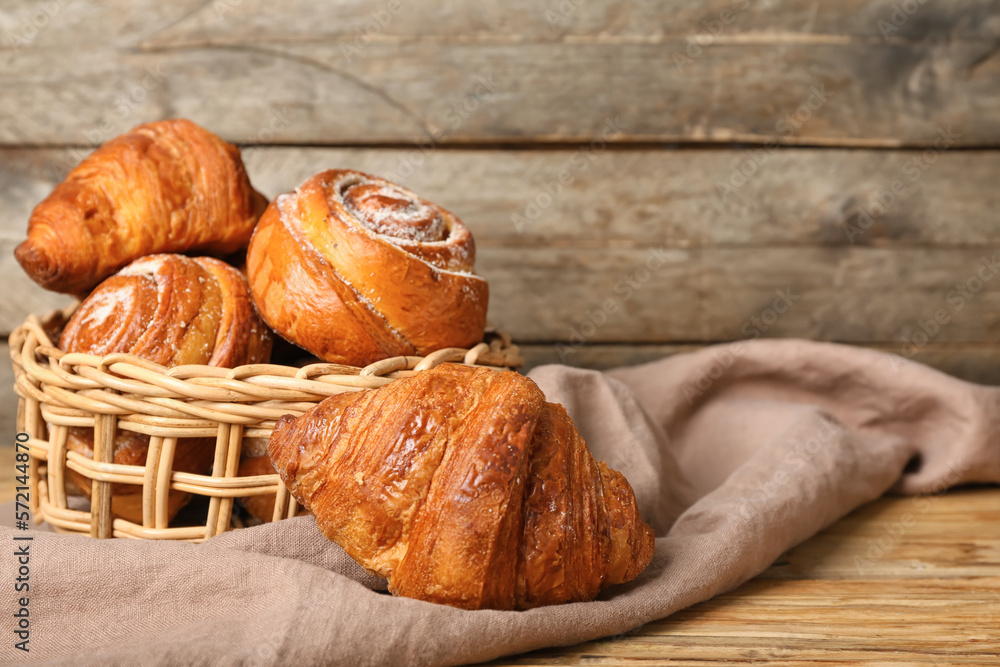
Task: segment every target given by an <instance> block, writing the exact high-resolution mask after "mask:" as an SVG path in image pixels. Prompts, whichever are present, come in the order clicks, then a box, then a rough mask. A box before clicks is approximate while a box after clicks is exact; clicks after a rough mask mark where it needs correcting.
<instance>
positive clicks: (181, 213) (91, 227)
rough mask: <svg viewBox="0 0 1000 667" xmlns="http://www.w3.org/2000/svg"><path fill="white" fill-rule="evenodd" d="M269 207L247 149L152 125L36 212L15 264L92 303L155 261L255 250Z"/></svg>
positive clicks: (73, 176) (98, 155)
mask: <svg viewBox="0 0 1000 667" xmlns="http://www.w3.org/2000/svg"><path fill="white" fill-rule="evenodd" d="M266 205H267V200H266V199H264V197H263V196H261V195H260V193H258V192H257V191H255V190H254V189H253V188H252V187H251V185H250V181H249V180H248V178H247V175H246V171H245V170H244V168H243V162H242V160H241V159H240V151H239V149H238V148H236V147H235V146H233V145H231V144H228V143H226V142H224V141H223V140H222V139H220V138H219V137H217V136H215V135H214V134H212V133H211V132H209V131H207V130H205V129H203V128H201V127H199V126H198V125H196V124H194V123H192V122H191V121H188V120H183V119H178V120H165V121H158V122H155V123H146V124H144V125H139V126H137V127H135V128H133V129H132V130H130V131H129V132H127V133H126V134H123V135H121V136H119V137H117V138H115V139H112V140H111V141H108V142H107V143H105V144H103V145H102V146H100V147H99V148H98V149H97V150H95V151H94V152H93V153H92V154H91V155H89V156H88V157H87V158H86V159H84V161H83V162H82V163H80V164H79V165H78V166H77V167H76V168H75V169H73V170H72V171H71V172H70V173H69V175H68V176H67V177H66V180H64V181H63V182H62V183H60V184H59V185H57V186H56V188H55V190H53V192H52V193H51V194H50V195H49V196H48V197H46V198H45V200H44V201H42V202H41V203H40V204H39V205H38V206H37V207H35V210H34V211H33V212H32V214H31V218H30V220H29V222H28V238H27V240H25V241H24V242H23V243H21V244H20V245H19V246H18V247H17V249H16V250H15V256H16V257H17V261H18V262H19V263H20V264H21V266H22V267H23V268H24V270H25V272H26V273H27V274H28V275H29V276H30V277H31V278H32V279H33V280H34V281H35V282H37V283H38V284H39V285H41V286H42V287H44V288H46V289H50V290H54V291H57V292H64V293H67V294H75V295H79V296H85V295H86V293H87V292H88V291H89V290H90V289H91V288H93V287H94V286H95V285H97V284H98V283H100V282H101V281H102V280H104V279H105V278H107V277H108V276H110V275H112V274H113V273H115V272H116V271H118V270H119V269H120V268H122V267H124V266H125V265H126V264H128V263H129V262H131V261H133V260H136V259H139V258H140V257H144V256H146V255H150V254H154V253H164V252H192V253H204V254H211V255H225V254H229V253H233V252H235V251H237V250H240V249H241V248H244V247H246V244H247V243H248V242H249V240H250V235H251V234H252V233H253V228H254V225H255V224H256V222H257V219H258V218H259V217H260V214H261V213H262V212H263V210H264V207H265V206H266Z"/></svg>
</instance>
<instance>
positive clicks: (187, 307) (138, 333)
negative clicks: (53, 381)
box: [59, 254, 271, 523]
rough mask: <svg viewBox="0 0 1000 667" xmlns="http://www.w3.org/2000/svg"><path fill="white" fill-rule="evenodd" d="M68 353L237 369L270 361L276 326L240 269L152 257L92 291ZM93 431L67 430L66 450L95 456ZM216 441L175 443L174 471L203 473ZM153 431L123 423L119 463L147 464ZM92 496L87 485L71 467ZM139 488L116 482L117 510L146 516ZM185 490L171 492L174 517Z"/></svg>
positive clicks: (64, 340) (70, 330)
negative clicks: (260, 309) (259, 309)
mask: <svg viewBox="0 0 1000 667" xmlns="http://www.w3.org/2000/svg"><path fill="white" fill-rule="evenodd" d="M59 347H60V348H61V349H62V350H64V351H66V352H87V353H90V354H97V355H108V354H113V353H116V352H127V353H129V354H134V355H136V356H138V357H142V358H144V359H148V360H150V361H153V362H156V363H158V364H160V365H162V366H179V365H182V364H207V365H209V366H222V367H226V368H229V367H234V366H240V365H243V364H253V363H258V362H266V361H267V359H268V356H269V355H270V352H271V332H270V330H269V329H268V328H267V326H266V325H265V324H264V322H263V321H262V320H261V319H260V316H259V315H258V314H257V313H256V311H255V310H254V308H253V304H252V302H251V300H250V290H249V288H248V286H247V283H246V279H245V278H244V277H243V275H242V274H241V273H240V272H239V271H237V270H236V269H234V268H233V267H231V266H229V265H228V264H226V263H224V262H221V261H219V260H217V259H211V258H209V257H198V258H190V257H184V256H182V255H169V254H164V255H151V256H149V257H144V258H143V259H140V260H138V261H135V262H133V263H132V264H130V265H128V266H127V267H125V268H124V269H122V270H121V271H119V272H118V273H117V274H116V275H114V276H112V277H110V278H108V279H107V280H105V281H104V282H103V283H101V284H100V285H99V286H98V287H97V289H95V290H94V291H93V292H92V293H91V295H90V296H89V297H87V299H86V300H84V302H83V303H82V304H80V307H79V308H77V309H76V312H74V313H73V316H72V318H70V320H69V322H68V323H67V324H66V327H65V328H64V329H63V332H62V335H61V337H60V339H59ZM93 442H94V436H93V431H92V430H90V429H85V428H71V429H69V439H68V441H67V448H68V449H69V450H70V451H75V452H78V453H80V454H83V455H84V456H87V457H93V455H94V452H93ZM214 443H215V441H214V439H212V438H182V439H180V440H178V441H177V448H176V451H175V455H174V462H173V463H174V465H173V469H174V470H176V471H181V472H193V473H204V472H206V471H207V470H208V469H209V468H211V466H212V461H213V459H214V456H215V446H214ZM148 448H149V437H148V436H146V435H142V434H139V433H134V432H130V431H125V430H122V429H119V430H118V432H117V434H116V435H115V445H114V462H115V463H119V464H123V465H145V463H146V454H147V451H148ZM69 473H70V476H71V478H72V479H73V481H74V482H75V483H76V484H77V486H79V487H80V488H81V490H82V491H83V492H84V493H85V494H87V495H89V494H90V483H89V480H87V479H86V478H85V477H84V476H83V475H81V474H79V473H77V472H74V471H72V470H70V471H69ZM141 491H142V487H140V486H137V485H132V484H116V485H114V487H113V489H112V513H113V514H115V515H116V516H120V517H122V518H125V519H128V520H130V521H135V522H137V523H141V522H142V495H141ZM187 499H188V495H187V494H184V493H181V492H179V491H171V492H170V498H169V510H168V513H169V514H170V515H171V516H172V515H173V514H174V513H175V512H176V511H177V510H178V509H180V507H181V506H182V505H183V504H184V502H186V500H187Z"/></svg>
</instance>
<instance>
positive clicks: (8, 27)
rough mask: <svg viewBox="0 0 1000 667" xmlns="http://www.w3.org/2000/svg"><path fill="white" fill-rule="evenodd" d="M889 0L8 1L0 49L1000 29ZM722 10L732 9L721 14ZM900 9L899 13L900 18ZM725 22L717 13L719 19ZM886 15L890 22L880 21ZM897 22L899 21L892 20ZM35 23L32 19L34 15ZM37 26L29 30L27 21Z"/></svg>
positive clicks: (972, 9) (924, 35)
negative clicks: (51, 6)
mask: <svg viewBox="0 0 1000 667" xmlns="http://www.w3.org/2000/svg"><path fill="white" fill-rule="evenodd" d="M897 4H898V3H897V2H894V0H842V1H841V2H837V3H830V4H829V5H828V6H820V4H819V3H815V2H811V1H810V0H777V1H775V2H768V3H755V2H747V1H746V0H708V1H707V2H699V3H683V2H677V1H663V0H661V1H659V2H641V1H639V0H626V1H624V2H616V3H615V4H614V6H613V7H610V6H607V5H605V4H603V3H589V2H575V3H572V4H567V3H565V2H562V1H560V0H540V1H539V0H509V1H507V2H503V3H500V2H498V1H497V0H469V1H467V2H461V3H459V2H442V3H437V5H436V7H437V11H433V12H429V11H427V10H426V7H425V6H421V5H420V4H419V3H411V2H405V1H400V2H399V3H398V6H397V5H396V4H395V3H389V2H382V1H379V0H339V1H331V0H325V1H315V0H313V1H310V0H289V1H288V2H285V3H283V4H282V11H281V12H274V11H273V10H274V6H273V5H272V4H269V3H267V2H266V1H265V0H220V1H214V0H213V1H211V2H204V0H174V2H171V3H162V2H157V1H156V0H103V1H101V2H96V1H94V0H84V1H77V2H72V3H59V5H60V6H59V7H58V11H51V10H50V11H45V10H44V8H40V7H39V6H38V4H37V3H35V2H32V0H9V1H8V2H6V3H4V7H3V9H2V10H0V19H2V21H3V27H4V29H5V32H6V33H7V36H8V39H7V40H5V42H4V43H3V44H2V45H0V48H9V49H13V48H18V47H28V46H30V47H34V48H60V47H62V46H64V45H65V43H66V40H70V39H74V38H75V36H76V32H78V31H82V32H85V33H91V34H92V33H94V32H97V31H98V30H103V31H104V32H105V34H107V35H113V36H115V37H117V41H116V42H115V43H116V44H119V45H123V46H126V45H131V44H136V43H138V44H141V45H143V46H144V47H146V48H150V47H163V46H177V45H182V44H192V43H216V44H221V43H246V42H273V41H286V42H291V41H320V40H328V39H336V38H340V39H352V40H353V39H355V38H356V37H357V38H359V42H361V43H364V41H365V38H367V39H369V40H375V39H377V40H403V39H410V40H412V39H413V38H414V37H419V38H421V39H425V40H434V41H443V40H449V41H472V40H479V41H488V40H492V41H506V42H513V41H524V40H532V41H559V40H567V39H575V40H591V41H601V40H605V41H606V40H609V39H618V40H636V41H637V40H642V41H647V42H656V41H662V40H664V39H667V38H671V37H687V36H689V35H695V34H712V30H713V29H714V30H716V31H717V30H719V25H718V23H722V25H723V26H724V34H725V35H726V36H741V37H744V38H747V37H751V38H752V37H755V36H761V35H763V36H765V37H768V36H771V37H773V35H775V34H778V35H782V36H783V37H785V38H786V39H787V38H792V39H797V40H800V41H808V40H810V39H813V40H816V41H817V42H819V41H822V40H823V39H824V38H830V37H839V38H854V39H859V40H860V39H865V38H867V39H878V40H883V39H886V38H888V39H891V40H893V41H896V42H922V41H944V40H949V39H961V40H974V39H991V38H994V37H997V36H998V35H1000V25H998V24H997V23H996V21H994V20H991V19H993V18H994V17H995V14H996V9H997V4H996V2H995V0H977V1H974V2H957V1H955V0H939V1H937V2H934V3H933V4H932V5H930V6H927V5H922V6H920V11H919V12H917V11H911V12H910V13H909V14H906V13H905V12H904V13H902V14H900V15H897V18H896V23H893V20H894V16H893V14H894V12H895V11H896V6H895V5H897ZM727 10H729V12H731V14H725V15H724V16H723V13H724V12H726V11H727ZM902 18H905V19H906V20H901V19H902ZM723 21H725V22H724V23H723ZM880 21H884V22H885V23H886V24H887V25H880ZM897 23H898V25H897ZM33 24H34V26H33ZM32 27H34V28H35V29H32Z"/></svg>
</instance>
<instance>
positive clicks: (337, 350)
mask: <svg viewBox="0 0 1000 667" xmlns="http://www.w3.org/2000/svg"><path fill="white" fill-rule="evenodd" d="M475 252H476V251H475V244H474V242H473V240H472V234H471V233H470V232H469V229H468V228H467V227H466V226H465V225H464V224H462V222H461V221H460V220H459V219H458V218H456V217H455V216H454V215H452V214H451V213H449V212H448V211H446V210H444V209H442V208H440V207H439V206H436V205H434V204H432V203H430V202H428V201H425V200H424V199H421V198H420V197H418V196H417V195H415V194H413V193H412V192H410V191H409V190H406V189H404V188H402V187H400V186H398V185H395V184H394V183H390V182H389V181H386V180H383V179H381V178H377V177H375V176H369V175H368V174H363V173H361V172H358V171H349V170H330V171H324V172H321V173H319V174H316V175H315V176H313V177H311V178H309V179H308V180H306V181H305V183H303V184H302V185H301V186H300V187H299V188H298V189H297V190H296V191H295V192H294V193H288V194H284V195H281V196H279V197H278V198H277V199H275V200H274V201H273V202H271V204H270V205H269V206H268V207H267V210H266V211H265V212H264V215H263V216H262V217H261V219H260V222H259V224H258V225H257V229H256V230H255V231H254V235H253V238H252V239H251V240H250V247H249V249H248V250H247V275H248V277H249V280H250V289H251V291H252V292H253V298H254V303H256V304H257V308H258V310H260V313H261V315H263V317H264V320H265V321H267V323H268V324H269V325H270V326H271V327H272V328H273V329H274V330H275V331H276V332H278V333H279V334H281V336H283V337H284V338H286V339H287V340H289V341H291V342H292V343H295V344H296V345H299V346H300V347H303V348H305V349H306V350H308V351H309V352H311V353H313V354H314V355H316V356H318V357H320V358H322V359H324V360H326V361H330V362H334V363H342V364H351V365H355V366H363V365H366V364H369V363H371V362H373V361H377V360H379V359H384V358H386V357H392V356H399V355H412V354H421V355H424V354H427V353H429V352H432V351H434V350H438V349H441V348H444V347H469V346H471V345H474V344H476V343H478V342H479V341H480V340H482V337H483V330H484V328H485V325H486V308H487V305H488V300H489V289H488V286H487V284H486V281H485V280H483V279H482V278H480V277H478V276H475V275H473V273H472V270H473V264H474V262H475Z"/></svg>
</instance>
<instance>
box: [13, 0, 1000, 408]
mask: <svg viewBox="0 0 1000 667" xmlns="http://www.w3.org/2000/svg"><path fill="white" fill-rule="evenodd" d="M904 5H905V7H904ZM908 11H909V12H910V13H907V12H908ZM0 21H2V24H0V27H2V34H3V37H4V42H3V44H2V45H0V89H2V90H3V91H4V92H3V96H2V97H0V118H2V122H0V200H2V201H3V207H2V210H0V280H2V283H3V285H4V289H3V290H2V293H0V334H7V333H9V331H10V330H11V329H12V328H13V327H14V326H16V325H17V324H18V323H20V322H21V321H22V320H23V318H24V316H25V315H26V314H27V313H28V312H41V311H44V310H46V309H48V308H50V307H53V306H56V305H58V304H60V303H63V299H62V298H61V297H58V296H54V295H51V294H47V293H45V292H43V291H41V290H40V289H37V288H36V287H34V286H33V285H32V284H31V283H29V281H28V280H27V279H26V278H25V277H24V276H23V275H22V274H21V272H20V269H19V267H18V266H17V264H16V263H15V262H14V260H13V257H12V250H13V248H14V246H15V245H16V244H17V243H18V242H19V241H20V240H21V239H22V238H23V235H24V230H25V227H26V220H27V217H28V214H29V212H30V210H31V208H32V207H33V205H34V204H36V203H37V202H38V201H39V200H40V199H42V198H43V197H44V196H45V195H46V194H47V193H48V192H49V191H50V189H51V188H52V187H53V185H54V184H55V183H56V182H57V181H58V180H59V179H60V178H62V176H64V175H65V173H66V172H67V171H68V169H69V168H71V167H72V166H73V165H75V164H76V163H77V162H78V161H79V160H80V159H81V158H82V157H83V156H84V155H86V154H87V152H88V151H89V150H90V149H91V148H92V147H93V146H94V145H96V144H98V143H100V142H101V141H104V140H106V139H109V138H111V137H112V136H115V135H117V134H119V133H121V132H124V131H125V130H127V129H128V128H129V127H131V126H133V125H135V124H137V123H139V122H143V121H148V120H153V119H159V118H166V117H175V116H186V117H188V118H191V119H193V120H194V121H196V122H198V123H200V124H202V125H204V126H206V127H208V128H210V129H211V130H213V131H215V132H217V133H218V134H220V135H222V136H223V137H224V138H226V139H228V140H230V141H233V142H237V143H239V144H241V145H244V146H249V147H250V148H248V149H245V151H246V162H247V166H248V171H249V173H250V175H251V178H252V180H253V182H254V183H255V184H256V185H257V186H258V187H259V188H260V189H261V190H262V191H264V192H265V193H266V194H267V195H269V196H274V195H276V194H278V193H280V192H282V191H286V190H288V189H291V188H293V187H294V186H295V185H297V184H298V183H299V182H301V181H302V180H303V179H304V178H305V177H307V176H308V175H310V174H312V173H314V172H315V171H318V170H320V169H323V168H328V167H336V166H340V167H354V168H359V169H363V170H368V171H371V172H374V173H377V174H380V175H385V176H387V177H390V178H394V179H397V180H399V181H401V182H402V183H404V184H405V185H407V186H409V187H411V188H412V189H414V190H415V191H417V192H418V193H420V194H422V195H424V196H425V197H427V198H429V199H431V200H433V201H436V202H439V203H441V204H442V205H444V206H446V207H448V208H450V209H451V210H453V211H454V212H456V213H457V214H458V215H459V216H460V217H462V218H463V219H464V220H465V221H466V222H467V223H468V224H469V225H470V226H471V227H472V229H473V230H474V233H475V235H476V240H477V242H478V246H479V249H480V253H479V262H478V268H479V270H480V272H481V273H482V274H483V275H484V276H486V277H487V278H488V279H489V280H490V284H491V287H492V296H491V309H490V310H491V312H490V318H491V320H492V321H493V322H495V323H496V324H498V325H500V326H502V327H504V328H506V329H507V330H509V331H510V332H511V333H512V334H513V335H514V337H515V338H516V339H517V340H518V341H520V342H522V343H524V344H525V348H526V352H527V356H528V359H529V361H530V362H531V363H532V364H534V363H541V362H546V361H564V362H565V363H570V364H574V365H586V366H596V367H607V366H613V365H618V364H626V363H633V362H638V361H643V360H647V359H652V358H657V357H659V356H662V355H664V354H669V353H672V352H676V351H683V350H686V349H690V348H691V346H697V345H702V344H705V343H710V342H716V341H726V340H735V339H740V338H746V337H754V336H757V335H763V336H801V337H807V338H816V339H822V340H831V341H841V342H848V343H858V344H863V345H870V346H875V347H878V348H881V349H886V350H889V351H893V352H898V353H903V354H904V355H906V356H908V357H911V358H914V359H917V360H921V361H926V362H928V363H930V364H932V365H935V366H937V367H940V368H942V369H944V370H946V371H948V372H951V373H954V374H956V375H959V376H962V377H966V378H969V379H974V380H978V381H982V382H997V381H998V380H1000V348H998V346H997V344H996V341H997V340H998V339H1000V280H992V281H991V280H989V279H986V280H983V279H981V278H980V277H978V276H977V274H978V273H979V272H980V271H984V275H988V276H989V277H992V273H991V272H990V271H987V270H986V269H988V267H989V266H990V264H989V262H991V261H992V258H993V255H994V253H995V252H996V251H997V250H998V249H1000V225H997V224H996V217H997V213H998V211H1000V188H997V187H996V183H997V181H998V180H1000V152H998V151H997V148H998V146H1000V57H998V56H997V55H996V54H997V48H998V44H1000V2H996V1H989V2H986V1H972V2H934V3H924V4H920V3H919V2H917V0H911V2H909V3H900V2H898V1H896V0H844V1H842V2H837V3H830V4H821V3H819V2H806V1H804V0H775V1H773V2H768V3H761V2H752V1H750V0H713V1H711V2H703V3H681V2H675V1H661V2H636V1H629V2H619V3H607V2H600V3H595V2H582V1H579V0H562V1H561V2H556V1H550V2H536V1H534V0H530V1H529V0H515V1H509V2H503V3H501V2H499V1H494V2H438V3H436V5H435V11H434V12H430V11H427V8H426V7H422V6H420V5H419V4H418V3H411V2H408V1H404V0H372V1H365V0H355V1H343V2H336V3H331V2H312V1H309V2H306V1H305V0H294V1H291V2H285V3H282V4H281V6H280V8H279V7H277V6H276V5H274V4H273V3H265V2H261V1H260V0H212V1H208V2H205V1H204V0H178V1H176V2H170V3H163V2H159V1H158V0H137V1H134V2H125V1H119V0H106V1H103V2H101V1H97V0H53V1H50V2H44V1H39V0H14V1H7V2H5V3H4V4H3V8H2V9H0ZM651 250H655V253H654V254H652V255H651V254H650V252H651ZM984 259H985V260H986V264H985V265H984V264H983V260H984ZM984 267H986V268H984ZM777 292H782V293H784V294H786V296H788V297H789V298H788V299H787V301H789V302H791V305H790V306H786V305H785V302H784V301H782V302H778V303H775V299H776V298H777V297H776V293H777ZM775 306H777V307H778V309H781V310H785V312H783V313H779V312H777V309H775ZM935 315H937V316H938V319H939V320H940V321H939V322H935V321H934V320H935ZM941 322H943V323H941ZM557 343H562V344H563V345H562V346H557V345H556V344H557ZM5 396H7V397H8V398H6V399H5V400H4V405H3V412H4V414H5V415H6V414H7V413H8V412H9V411H10V409H11V401H12V400H13V399H12V398H9V396H10V394H9V393H7V394H5Z"/></svg>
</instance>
